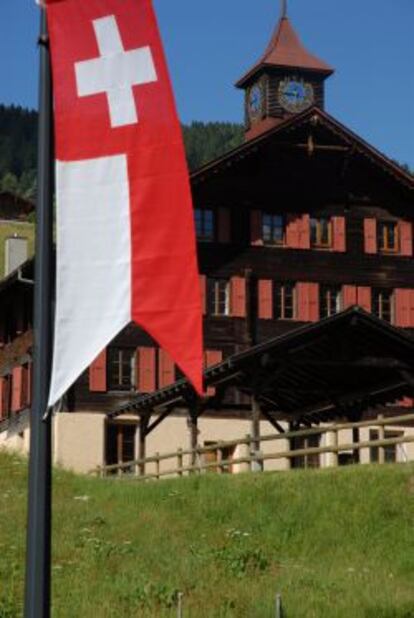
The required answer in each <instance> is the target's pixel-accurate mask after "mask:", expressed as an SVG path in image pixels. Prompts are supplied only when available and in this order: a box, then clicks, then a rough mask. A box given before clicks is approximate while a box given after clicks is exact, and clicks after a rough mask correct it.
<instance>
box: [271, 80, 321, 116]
mask: <svg viewBox="0 0 414 618" xmlns="http://www.w3.org/2000/svg"><path fill="white" fill-rule="evenodd" d="M313 101H314V93H313V88H312V85H311V84H309V83H306V82H304V81H299V80H297V79H289V78H288V79H285V80H283V81H282V82H280V86H279V102H280V104H281V105H282V107H283V108H284V109H286V110H287V111H289V112H301V111H303V110H305V109H306V108H307V107H309V106H310V105H312V103H313Z"/></svg>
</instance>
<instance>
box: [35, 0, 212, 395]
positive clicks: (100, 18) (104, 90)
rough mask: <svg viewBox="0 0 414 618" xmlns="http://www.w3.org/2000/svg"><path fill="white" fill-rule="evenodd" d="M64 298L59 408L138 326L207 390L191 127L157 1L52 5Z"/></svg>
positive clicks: (59, 315) (58, 344) (58, 328)
mask: <svg viewBox="0 0 414 618" xmlns="http://www.w3.org/2000/svg"><path fill="white" fill-rule="evenodd" d="M46 7H47V9H46V10H47V19H48V27H49V33H50V44H51V53H52V69H53V85H54V103H55V132H56V138H55V139H56V170H57V175H56V182H57V297H56V325H55V339H54V359H53V370H52V383H51V391H50V400H49V403H50V405H52V404H54V403H55V402H56V401H57V400H58V399H59V398H60V397H61V396H62V395H63V394H64V393H65V391H66V390H67V389H68V388H69V386H70V385H71V384H72V383H73V382H74V381H75V380H76V378H77V377H78V376H79V375H80V374H81V373H82V371H84V370H85V369H86V367H88V366H89V364H90V363H91V362H92V361H93V360H94V358H95V357H97V356H98V354H99V353H100V351H101V350H102V349H103V348H104V347H105V346H106V345H107V344H108V343H109V342H110V341H111V339H112V338H113V337H114V336H115V335H117V333H118V332H119V331H120V330H121V329H122V328H123V327H125V326H126V325H127V324H128V323H129V322H130V321H135V322H136V323H138V324H139V325H140V326H142V327H143V328H144V329H145V330H146V331H147V332H148V333H150V334H151V335H152V336H153V337H154V339H156V340H157V341H158V343H159V344H160V345H161V346H162V348H164V349H165V350H166V351H167V352H168V353H169V354H170V355H171V356H172V358H173V359H174V360H175V362H176V363H177V365H178V366H179V367H180V368H181V370H182V371H183V372H184V373H185V374H186V375H187V376H188V378H189V379H190V380H191V382H192V383H193V385H194V386H195V388H196V390H197V391H198V392H200V393H201V392H202V317H201V299H200V291H199V283H198V272H197V261H196V246H195V235H194V222H193V211H192V203H191V193H190V187H189V180H188V170H187V165H186V160H185V154H184V148H183V142H182V136H181V129H180V125H179V121H178V118H177V113H176V109H175V104H174V99H173V93H172V88H171V85H170V80H169V76H168V70H167V66H166V62H165V58H164V53H163V49H162V44H161V40H160V36H159V31H158V27H157V23H156V18H155V15H154V11H153V8H152V4H151V0H87V1H85V0H50V1H48V2H47V3H46Z"/></svg>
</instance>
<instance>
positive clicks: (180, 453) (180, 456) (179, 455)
mask: <svg viewBox="0 0 414 618" xmlns="http://www.w3.org/2000/svg"><path fill="white" fill-rule="evenodd" d="M177 467H178V476H182V475H183V473H182V467H183V449H182V448H179V449H178V451H177Z"/></svg>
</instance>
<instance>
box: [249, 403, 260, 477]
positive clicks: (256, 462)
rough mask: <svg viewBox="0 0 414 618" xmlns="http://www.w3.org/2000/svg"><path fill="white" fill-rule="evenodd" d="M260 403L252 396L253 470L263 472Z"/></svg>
mask: <svg viewBox="0 0 414 618" xmlns="http://www.w3.org/2000/svg"><path fill="white" fill-rule="evenodd" d="M260 416H261V411H260V405H259V403H258V401H257V399H256V398H255V397H252V440H253V441H252V446H253V449H252V451H253V452H252V456H253V457H254V459H253V461H252V468H251V469H252V472H262V471H263V462H262V461H261V459H260Z"/></svg>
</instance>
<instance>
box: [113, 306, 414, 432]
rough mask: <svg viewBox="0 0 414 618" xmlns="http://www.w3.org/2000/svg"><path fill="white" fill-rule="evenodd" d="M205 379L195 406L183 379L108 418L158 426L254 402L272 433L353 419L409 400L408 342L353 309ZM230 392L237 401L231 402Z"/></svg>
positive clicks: (240, 357) (413, 366) (413, 375)
mask: <svg viewBox="0 0 414 618" xmlns="http://www.w3.org/2000/svg"><path fill="white" fill-rule="evenodd" d="M204 375H205V384H206V387H210V388H209V393H210V396H207V397H206V399H205V400H202V401H200V400H197V398H196V396H195V393H194V391H193V389H192V387H191V385H190V384H189V383H188V382H187V380H185V379H181V380H178V381H177V382H175V383H174V384H172V385H171V386H169V387H167V388H163V389H162V390H159V391H157V392H155V393H152V394H149V395H144V396H140V397H137V398H135V399H133V400H131V401H130V402H129V403H127V404H124V405H123V406H121V407H119V408H118V409H116V410H114V411H112V412H110V413H109V415H108V416H109V417H110V418H116V417H118V416H120V415H122V414H137V415H139V416H141V417H145V416H148V415H152V414H159V417H158V419H157V420H156V421H155V424H156V425H158V424H159V422H161V421H162V420H163V419H164V418H166V416H168V414H170V413H171V411H172V410H174V409H177V408H187V409H189V408H193V409H194V406H198V410H199V412H198V414H200V413H201V412H202V411H204V410H209V411H214V410H216V411H217V412H218V411H221V412H224V411H226V410H227V412H228V413H230V410H233V411H234V410H239V412H240V413H242V412H243V410H245V413H246V412H247V411H248V410H250V411H251V404H249V401H250V399H252V400H253V401H255V402H256V403H257V404H258V406H259V408H260V411H261V414H262V415H263V416H264V417H265V418H268V420H269V421H270V422H271V423H272V424H273V425H275V426H278V421H282V420H283V421H289V422H294V423H296V424H298V423H301V424H305V425H311V424H314V423H320V422H326V421H332V420H335V419H338V418H348V419H350V420H357V419H358V418H360V417H361V415H362V414H363V413H364V412H365V411H367V410H371V411H373V409H374V408H375V407H378V406H384V405H385V404H387V403H395V402H396V401H398V400H401V399H402V398H404V397H405V396H411V397H412V396H413V393H414V337H413V336H411V335H410V334H408V333H406V332H404V331H403V330H401V329H399V328H395V327H393V326H391V325H389V324H387V323H386V322H384V321H382V320H379V319H378V318H376V317H374V316H372V315H370V314H368V313H366V312H365V311H364V310H362V309H360V308H359V307H352V308H350V309H348V310H346V311H344V312H342V313H339V314H337V315H335V316H333V317H330V318H326V319H324V320H321V321H320V322H317V323H314V324H307V325H305V326H301V327H299V328H297V329H295V330H293V331H291V332H289V333H288V334H285V335H282V336H279V337H276V338H274V339H271V340H269V341H266V342H265V343H262V344H259V345H256V346H254V347H251V348H249V349H248V350H246V351H244V352H241V353H239V354H235V355H234V356H231V357H229V358H227V359H226V360H225V361H223V362H221V363H220V364H218V365H215V366H213V367H210V368H209V369H206V371H205V373H204ZM211 387H214V388H213V389H212V388H211ZM236 391H238V392H239V396H238V397H236V398H235V397H234V396H232V397H231V398H229V393H233V395H234V392H236ZM237 399H238V401H239V403H235V402H234V401H235V400H236V401H237ZM226 402H227V403H226ZM243 402H244V403H243ZM246 402H247V403H246ZM153 424H154V423H153ZM154 428H155V427H154Z"/></svg>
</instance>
